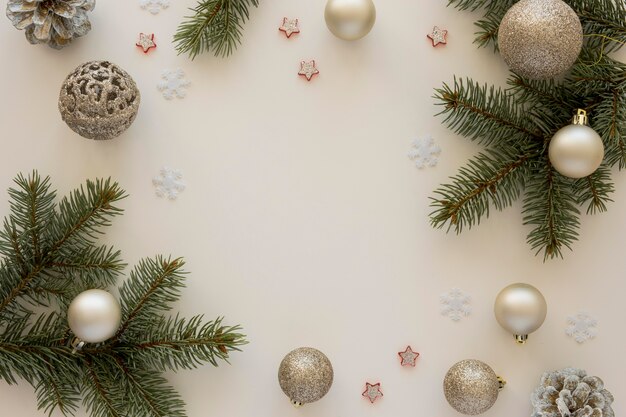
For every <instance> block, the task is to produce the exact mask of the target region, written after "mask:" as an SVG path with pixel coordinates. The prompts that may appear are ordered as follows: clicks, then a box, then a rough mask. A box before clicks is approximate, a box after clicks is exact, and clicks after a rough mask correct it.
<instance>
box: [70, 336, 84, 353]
mask: <svg viewBox="0 0 626 417" xmlns="http://www.w3.org/2000/svg"><path fill="white" fill-rule="evenodd" d="M70 346H72V355H74V354H76V352H78V351H79V350H82V349H83V347H84V346H85V342H84V341H82V340H80V339H79V338H78V337H75V338H74V339H72V341H71V342H70Z"/></svg>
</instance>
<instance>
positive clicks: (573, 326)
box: [565, 311, 598, 343]
mask: <svg viewBox="0 0 626 417" xmlns="http://www.w3.org/2000/svg"><path fill="white" fill-rule="evenodd" d="M597 325H598V321H597V320H596V319H594V318H593V317H591V316H590V315H589V314H587V313H585V312H582V311H581V312H579V313H577V314H575V315H573V316H569V317H568V318H567V328H566V329H565V334H567V335H568V336H570V337H573V338H574V340H575V341H577V342H578V343H584V342H586V341H587V340H589V339H593V338H594V337H596V334H597V330H596V326H597Z"/></svg>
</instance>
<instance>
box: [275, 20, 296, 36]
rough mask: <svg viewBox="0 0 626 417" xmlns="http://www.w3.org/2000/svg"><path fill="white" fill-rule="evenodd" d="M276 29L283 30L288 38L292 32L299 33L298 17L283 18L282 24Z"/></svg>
mask: <svg viewBox="0 0 626 417" xmlns="http://www.w3.org/2000/svg"><path fill="white" fill-rule="evenodd" d="M278 30H280V31H281V32H283V33H284V34H285V35H286V36H287V38H290V37H291V35H293V34H294V33H300V27H299V26H298V19H288V18H286V17H285V18H283V24H282V25H281V26H280V27H279V28H278Z"/></svg>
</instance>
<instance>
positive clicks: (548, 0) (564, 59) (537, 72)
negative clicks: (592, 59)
mask: <svg viewBox="0 0 626 417" xmlns="http://www.w3.org/2000/svg"><path fill="white" fill-rule="evenodd" d="M582 46H583V29H582V25H581V24H580V19H579V18H578V15H577V14H576V12H575V11H574V10H572V8H571V7H570V6H568V5H567V4H565V3H564V2H563V1H561V0H521V1H519V2H517V3H515V4H514V5H513V6H512V7H511V8H510V9H509V11H508V12H507V13H506V14H505V15H504V17H503V18H502V22H500V29H499V30H498V47H499V49H500V54H501V55H502V58H504V62H506V63H507V65H508V66H509V67H510V68H511V70H512V71H513V72H515V73H517V74H519V75H521V76H522V77H526V78H532V79H536V80H544V79H548V78H554V77H556V76H558V75H561V74H563V73H565V72H566V71H567V70H568V69H570V68H571V66H572V65H573V64H574V62H576V58H578V55H579V54H580V50H581V49H582Z"/></svg>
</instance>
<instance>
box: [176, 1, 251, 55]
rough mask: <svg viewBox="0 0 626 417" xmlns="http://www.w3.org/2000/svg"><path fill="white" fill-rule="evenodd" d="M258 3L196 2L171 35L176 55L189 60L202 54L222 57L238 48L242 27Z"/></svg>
mask: <svg viewBox="0 0 626 417" xmlns="http://www.w3.org/2000/svg"><path fill="white" fill-rule="evenodd" d="M258 5H259V1H258V0H200V1H199V2H198V4H197V5H196V7H194V8H193V9H190V11H191V12H193V14H192V15H190V16H186V17H185V20H183V22H182V23H181V24H180V25H179V26H178V30H177V32H176V34H175V35H174V43H175V44H176V50H177V51H178V53H179V54H187V55H189V57H190V58H191V59H194V58H195V57H196V56H198V55H199V54H201V53H203V52H213V55H215V56H221V57H226V56H228V55H230V54H231V53H233V51H234V50H235V49H236V48H237V46H239V45H240V44H241V37H242V34H243V25H244V24H245V23H246V21H248V19H249V18H250V10H249V9H250V8H251V7H258Z"/></svg>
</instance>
